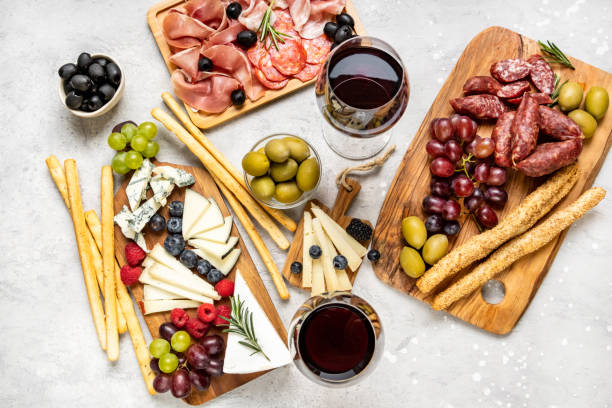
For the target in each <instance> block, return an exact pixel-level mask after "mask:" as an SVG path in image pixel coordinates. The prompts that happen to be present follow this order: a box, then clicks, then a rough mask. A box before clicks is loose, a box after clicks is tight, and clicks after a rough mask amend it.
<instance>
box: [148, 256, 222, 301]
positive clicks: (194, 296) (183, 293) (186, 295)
mask: <svg viewBox="0 0 612 408" xmlns="http://www.w3.org/2000/svg"><path fill="white" fill-rule="evenodd" d="M157 266H158V265H153V266H151V267H148V268H145V269H143V270H142V273H141V274H140V277H139V278H138V280H139V281H140V283H142V284H145V285H151V286H155V287H156V288H158V289H162V290H165V291H166V292H170V293H175V294H177V295H179V296H180V297H181V298H183V299H191V300H195V301H197V302H201V303H213V301H212V299H210V298H207V297H206V296H202V295H200V294H198V293H194V292H192V291H189V290H185V289H183V288H179V287H176V286H173V285H170V284H168V283H166V282H162V281H160V280H157V279H155V278H153V277H152V276H151V273H150V271H151V270H152V269H154V268H156V267H157Z"/></svg>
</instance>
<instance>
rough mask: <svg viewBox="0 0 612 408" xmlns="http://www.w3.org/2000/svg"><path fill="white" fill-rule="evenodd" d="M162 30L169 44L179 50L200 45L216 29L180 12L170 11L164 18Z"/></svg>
mask: <svg viewBox="0 0 612 408" xmlns="http://www.w3.org/2000/svg"><path fill="white" fill-rule="evenodd" d="M162 29H163V30H164V36H165V37H166V41H167V42H168V44H169V45H170V46H171V47H174V48H178V49H185V48H191V47H194V46H196V45H199V44H200V43H201V41H202V40H204V39H205V38H206V37H208V36H209V35H211V34H212V33H214V32H215V29H214V28H211V27H209V26H207V25H206V24H204V23H202V22H201V21H198V20H196V19H195V18H193V17H189V16H188V15H186V14H183V13H181V12H180V11H178V10H170V13H168V15H167V16H166V17H165V18H164V22H163V24H162Z"/></svg>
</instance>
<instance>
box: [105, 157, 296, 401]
mask: <svg viewBox="0 0 612 408" xmlns="http://www.w3.org/2000/svg"><path fill="white" fill-rule="evenodd" d="M155 165H157V166H173V167H176V168H179V169H183V170H185V171H187V172H188V173H190V174H192V175H193V176H194V178H195V184H194V185H193V186H191V187H190V188H191V189H193V190H195V191H196V192H198V193H200V194H203V195H205V196H207V197H212V198H214V200H215V201H216V202H217V203H218V205H219V208H220V209H221V213H222V214H223V216H228V215H230V213H229V211H228V209H227V207H226V206H225V202H224V201H223V198H222V196H221V193H220V192H219V190H218V189H217V186H216V185H215V182H214V181H213V179H212V178H211V177H210V175H209V174H208V172H207V171H206V170H204V169H202V168H198V167H188V166H180V165H175V164H169V163H155ZM129 180H130V178H129V177H126V178H125V181H124V182H123V183H122V184H121V187H120V188H119V190H118V191H117V193H116V194H115V203H114V207H115V213H118V212H119V211H120V210H121V208H122V207H123V205H124V204H127V202H128V199H127V196H126V192H125V189H126V187H127V185H128V183H129ZM148 194H149V195H151V194H152V193H151V192H148ZM184 196H185V189H183V188H180V189H179V188H176V189H174V190H173V192H172V194H171V195H170V196H169V197H168V202H171V201H173V200H181V201H183V200H184ZM160 213H161V214H162V215H163V216H164V218H166V219H167V218H168V206H164V207H163V208H162V209H160ZM165 236H166V234H165V233H164V231H162V232H160V233H155V232H153V231H149V232H147V234H146V238H145V239H146V241H147V246H148V247H149V248H152V247H153V246H154V245H155V244H156V243H162V244H163V239H164V237H165ZM232 236H237V237H240V234H239V232H238V229H237V228H236V225H233V227H232ZM128 242H129V240H127V239H126V238H125V237H124V236H123V234H122V233H121V230H120V228H119V227H118V226H115V251H116V256H117V259H118V260H119V262H120V264H121V265H124V264H125V255H124V250H123V249H124V248H125V245H126V244H127V243H128ZM237 245H238V247H239V248H240V249H241V255H240V258H239V259H238V263H237V264H236V266H235V267H234V268H233V270H232V271H231V272H230V274H229V275H228V277H229V279H231V280H234V279H235V276H236V269H239V270H240V273H241V275H242V276H243V277H244V279H245V281H246V283H247V285H248V286H249V289H250V290H251V292H252V293H253V294H254V296H255V298H256V299H257V301H258V302H259V305H260V306H261V308H262V309H263V310H264V312H265V313H266V315H267V317H268V319H269V320H270V322H271V323H272V325H273V326H274V328H275V329H276V331H277V332H278V334H279V335H280V337H281V339H282V340H283V341H284V342H285V343H286V341H287V331H286V330H285V327H284V326H283V323H282V321H281V319H280V317H279V315H278V313H277V311H276V308H275V307H274V304H273V303H272V300H271V299H270V296H269V295H268V292H267V291H266V288H265V286H264V284H263V282H262V280H261V278H260V277H259V272H258V271H257V269H256V267H255V265H254V264H253V260H252V259H251V257H250V256H249V253H248V251H247V249H246V246H245V245H244V242H243V240H242V238H240V239H239V240H238V244H237ZM131 289H132V294H133V295H134V299H135V300H136V302H137V303H138V304H139V305H141V304H142V301H143V297H144V293H143V285H142V284H141V283H136V284H135V285H133V286H132V287H131ZM221 303H228V304H229V301H228V300H227V299H224V300H223V301H222V302H221ZM194 312H195V311H194V310H192V311H190V312H189V313H194ZM144 320H145V322H146V324H147V326H148V327H149V330H150V332H151V335H152V336H153V337H154V338H155V337H158V332H159V326H160V325H161V324H162V323H165V322H169V321H170V312H162V313H153V314H149V315H145V316H144ZM208 334H219V335H221V336H223V338H224V339H227V334H224V333H221V332H220V330H218V329H215V328H211V329H210V330H209V332H208ZM265 373H266V372H265V371H263V372H257V373H253V374H240V375H238V374H224V375H222V376H221V377H212V379H211V385H210V387H209V388H208V389H207V390H206V391H196V390H195V389H194V390H193V391H192V393H191V395H190V396H189V397H188V398H186V399H185V401H186V402H188V403H189V404H192V405H198V404H202V403H204V402H206V401H210V400H212V399H213V398H215V397H217V396H219V395H221V394H224V393H226V392H228V391H231V390H233V389H234V388H237V387H239V386H241V385H243V384H245V383H247V382H249V381H251V380H253V379H255V378H257V377H259V376H260V375H263V374H265Z"/></svg>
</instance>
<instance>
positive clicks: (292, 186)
mask: <svg viewBox="0 0 612 408" xmlns="http://www.w3.org/2000/svg"><path fill="white" fill-rule="evenodd" d="M242 169H243V170H244V179H245V182H246V185H247V186H248V188H249V192H250V193H251V195H252V196H253V197H255V199H257V200H258V201H259V202H260V203H262V204H263V205H267V206H268V207H272V208H277V209H282V210H284V209H289V208H294V207H297V206H299V205H301V204H304V203H305V202H306V201H308V200H310V199H311V198H312V196H313V195H314V193H315V191H316V190H317V188H318V187H319V183H320V181H321V170H322V169H321V160H320V158H319V154H318V153H317V151H316V150H315V149H314V147H313V146H312V145H311V144H310V143H308V142H307V141H306V140H304V139H302V138H301V137H298V136H294V135H291V134H287V133H278V134H273V135H270V136H267V137H264V138H263V139H261V140H260V141H258V142H257V143H255V145H254V146H253V147H252V148H251V150H250V151H249V152H248V153H247V154H246V155H244V157H243V158H242Z"/></svg>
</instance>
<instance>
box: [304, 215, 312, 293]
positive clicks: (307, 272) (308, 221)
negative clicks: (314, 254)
mask: <svg viewBox="0 0 612 408" xmlns="http://www.w3.org/2000/svg"><path fill="white" fill-rule="evenodd" d="M313 242H314V232H313V231H312V216H311V215H310V213H309V212H308V211H304V243H303V244H302V287H303V288H310V287H312V258H311V257H310V253H309V250H310V247H311V246H313V245H314V244H313Z"/></svg>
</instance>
